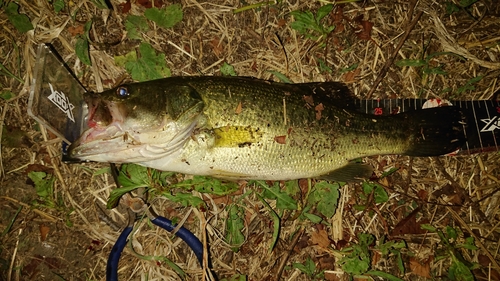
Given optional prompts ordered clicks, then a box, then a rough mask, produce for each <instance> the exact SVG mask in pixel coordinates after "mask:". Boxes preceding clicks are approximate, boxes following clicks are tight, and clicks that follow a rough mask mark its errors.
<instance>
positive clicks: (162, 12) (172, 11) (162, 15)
mask: <svg viewBox="0 0 500 281" xmlns="http://www.w3.org/2000/svg"><path fill="white" fill-rule="evenodd" d="M144 16H145V17H146V18H147V19H149V20H152V21H154V22H156V23H157V24H158V25H159V26H161V27H163V28H171V27H173V26H174V25H175V24H177V23H178V22H180V21H181V20H182V17H183V14H182V8H181V5H180V4H173V5H170V6H167V7H165V8H164V9H158V8H150V9H147V10H146V11H145V12H144Z"/></svg>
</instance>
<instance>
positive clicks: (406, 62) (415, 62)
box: [395, 59, 427, 67]
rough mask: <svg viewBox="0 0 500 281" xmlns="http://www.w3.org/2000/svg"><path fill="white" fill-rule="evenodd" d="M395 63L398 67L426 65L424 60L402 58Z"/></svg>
mask: <svg viewBox="0 0 500 281" xmlns="http://www.w3.org/2000/svg"><path fill="white" fill-rule="evenodd" d="M395 64H396V65H397V66H399V67H403V66H413V67H418V66H424V65H427V61H426V60H411V59H403V60H398V61H396V62H395Z"/></svg>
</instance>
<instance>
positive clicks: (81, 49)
mask: <svg viewBox="0 0 500 281" xmlns="http://www.w3.org/2000/svg"><path fill="white" fill-rule="evenodd" d="M75 53H76V56H77V57H78V58H79V59H80V60H81V61H82V62H83V63H84V64H86V65H92V61H91V60H90V53H89V41H88V40H87V38H84V37H83V36H79V37H78V39H77V40H76V44H75Z"/></svg>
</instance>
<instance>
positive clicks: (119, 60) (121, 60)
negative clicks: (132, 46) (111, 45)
mask: <svg viewBox="0 0 500 281" xmlns="http://www.w3.org/2000/svg"><path fill="white" fill-rule="evenodd" d="M114 60H115V64H116V65H117V66H121V67H125V65H126V64H127V62H129V61H130V62H135V61H137V53H136V51H130V52H128V53H126V54H125V55H122V56H115V57H114Z"/></svg>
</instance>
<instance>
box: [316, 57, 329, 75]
mask: <svg viewBox="0 0 500 281" xmlns="http://www.w3.org/2000/svg"><path fill="white" fill-rule="evenodd" d="M316 60H317V61H318V62H319V71H320V72H321V73H330V74H331V73H332V72H333V70H332V69H331V68H330V67H329V66H328V65H326V63H325V61H324V60H322V59H320V58H317V59H316Z"/></svg>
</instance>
